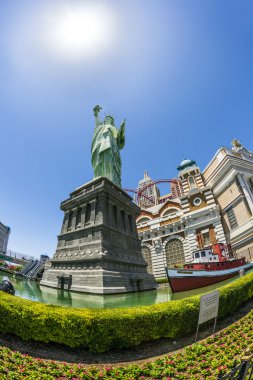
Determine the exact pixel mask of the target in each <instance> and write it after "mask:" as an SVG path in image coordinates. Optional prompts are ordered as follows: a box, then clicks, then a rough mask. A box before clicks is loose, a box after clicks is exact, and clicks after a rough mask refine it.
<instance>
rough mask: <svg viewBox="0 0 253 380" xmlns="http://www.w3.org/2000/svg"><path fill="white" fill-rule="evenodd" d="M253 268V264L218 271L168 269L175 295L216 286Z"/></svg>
mask: <svg viewBox="0 0 253 380" xmlns="http://www.w3.org/2000/svg"><path fill="white" fill-rule="evenodd" d="M252 267H253V263H249V264H245V265H242V266H240V267H237V268H231V269H227V270H219V271H218V270H217V271H204V270H188V269H187V270H180V269H170V268H166V272H167V276H168V280H169V283H170V286H171V289H172V291H173V292H174V293H176V292H183V291H186V290H192V289H197V288H202V287H204V286H208V285H212V284H216V283H217V282H220V281H224V280H227V279H229V278H231V277H234V276H236V275H237V274H238V273H239V271H240V270H241V269H243V270H247V269H250V268H252Z"/></svg>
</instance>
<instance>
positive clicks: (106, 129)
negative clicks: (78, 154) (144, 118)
mask: <svg viewBox="0 0 253 380" xmlns="http://www.w3.org/2000/svg"><path fill="white" fill-rule="evenodd" d="M101 109H102V108H101V107H100V106H99V105H97V106H96V107H95V108H94V109H93V111H94V116H95V130H94V134H93V141H92V145H91V162H92V166H93V170H94V176H95V178H97V177H107V178H108V179H110V180H111V181H112V182H114V183H115V184H116V185H118V186H119V187H121V158H120V150H121V149H123V148H124V145H125V120H124V121H123V122H122V124H121V126H120V128H119V129H117V128H116V127H115V125H114V118H113V117H112V116H109V115H107V116H106V117H105V119H104V121H103V122H101V121H100V120H99V116H98V114H99V112H100V110H101Z"/></svg>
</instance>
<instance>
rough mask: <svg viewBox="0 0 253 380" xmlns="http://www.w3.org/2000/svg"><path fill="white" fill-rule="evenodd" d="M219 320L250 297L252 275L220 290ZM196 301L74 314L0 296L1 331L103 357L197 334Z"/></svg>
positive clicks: (197, 309)
mask: <svg viewBox="0 0 253 380" xmlns="http://www.w3.org/2000/svg"><path fill="white" fill-rule="evenodd" d="M219 291H220V307H219V317H220V318H223V317H225V316H226V315H228V314H230V313H232V312H233V311H234V310H235V309H236V308H237V307H238V306H239V305H240V304H242V303H243V302H245V301H247V300H248V299H250V298H251V297H252V296H253V273H250V274H248V275H246V276H245V277H242V278H240V279H238V280H236V281H235V282H233V283H231V284H228V285H226V286H224V287H222V288H220V289H219ZM198 313H199V296H195V297H190V298H185V299H183V300H178V301H170V302H165V303H161V304H155V305H152V306H141V307H139V308H136V307H133V308H120V309H119V308H118V309H103V310H97V309H75V308H65V307H61V306H54V305H46V304H41V303H38V302H33V301H28V300H25V299H22V298H19V297H14V296H11V295H8V294H5V293H3V292H0V321H1V323H0V331H1V332H3V333H13V334H15V335H17V336H19V337H21V338H22V339H24V340H35V341H41V342H55V343H60V344H64V345H66V346H70V347H80V346H82V347H86V348H88V349H89V350H91V351H96V352H105V351H108V350H110V349H116V348H127V347H130V346H135V345H138V344H140V343H141V342H145V341H150V340H154V339H158V338H161V337H166V338H171V339H176V338H178V337H180V336H185V335H187V334H189V333H191V332H193V331H194V330H195V329H196V326H197V320H198Z"/></svg>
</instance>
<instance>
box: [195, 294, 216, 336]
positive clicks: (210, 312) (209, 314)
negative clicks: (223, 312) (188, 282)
mask: <svg viewBox="0 0 253 380" xmlns="http://www.w3.org/2000/svg"><path fill="white" fill-rule="evenodd" d="M218 311H219V291H218V290H215V291H214V292H211V293H208V294H204V295H203V296H201V297H200V309H199V320H198V327H197V333H196V340H197V337H198V331H199V325H201V324H202V323H204V322H207V321H209V320H210V319H215V321H214V328H213V332H214V331H215V327H216V321H217V317H218Z"/></svg>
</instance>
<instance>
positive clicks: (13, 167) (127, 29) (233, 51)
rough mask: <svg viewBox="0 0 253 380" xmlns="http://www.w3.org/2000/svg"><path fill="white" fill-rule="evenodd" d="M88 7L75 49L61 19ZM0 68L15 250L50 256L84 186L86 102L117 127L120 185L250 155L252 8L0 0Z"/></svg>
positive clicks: (3, 215)
mask: <svg viewBox="0 0 253 380" xmlns="http://www.w3.org/2000/svg"><path fill="white" fill-rule="evenodd" d="M91 8H92V9H91ZM90 9H91V10H90ZM86 11H87V12H91V16H90V19H89V22H90V21H92V22H91V24H89V22H88V21H87V20H86V21H85V25H86V26H87V25H88V27H87V28H86V29H85V30H84V31H82V30H81V29H80V33H79V34H82V33H83V34H84V35H85V41H84V46H83V45H82V41H81V42H80V41H75V35H74V36H73V32H72V31H71V28H72V26H71V25H72V24H71V20H70V21H69V20H67V21H66V20H65V18H67V19H68V15H69V12H70V13H71V14H72V15H73V14H74V15H75V14H79V16H80V17H81V18H82V17H84V18H85V17H86V16H85V12H86ZM92 12H93V13H92ZM92 14H93V15H92ZM71 17H72V16H71ZM65 21H66V22H65ZM79 21H80V20H79ZM79 21H78V23H79ZM89 25H90V26H89ZM94 25H95V26H96V27H95V28H94ZM71 33H72V34H71ZM94 33H95V34H94ZM96 33H97V34H96ZM70 37H71V38H70ZM73 38H74V40H73ZM77 39H78V37H77ZM79 42H80V44H79ZM73 45H74V46H73ZM0 67H1V71H0V125H1V188H0V221H2V222H3V223H5V224H7V225H9V226H10V227H11V236H10V241H9V248H10V249H13V250H16V251H19V252H22V253H25V254H30V255H35V256H38V255H39V254H40V253H48V254H49V255H50V256H52V255H53V253H54V251H55V248H56V243H57V238H56V236H57V234H58V233H59V231H60V228H61V223H62V217H63V214H62V212H61V211H60V210H59V205H60V202H61V201H62V200H64V199H66V198H67V197H68V195H69V193H70V192H71V191H72V190H74V189H75V188H76V187H78V186H80V185H81V184H83V183H85V182H87V181H89V180H91V179H92V176H93V173H92V167H91V163H90V145H91V140H92V133H93V126H94V121H93V113H92V109H93V107H94V106H95V105H96V104H100V105H101V106H103V108H104V112H106V113H111V114H112V115H114V116H115V118H116V123H117V126H119V124H120V122H121V120H122V119H123V118H126V119H127V124H126V146H125V149H124V150H123V151H122V161H123V167H122V172H123V174H122V175H123V179H122V182H123V186H124V187H134V188H135V187H137V183H138V181H139V179H141V178H142V177H143V172H144V170H145V169H146V170H148V172H149V173H150V175H151V176H152V178H154V179H159V178H171V177H175V176H176V175H177V170H176V167H177V165H178V164H179V163H180V162H181V161H182V159H183V158H185V157H186V158H190V159H194V160H196V161H197V163H198V164H199V166H200V168H202V169H203V168H204V167H205V166H206V164H207V163H208V161H209V160H210V159H211V158H212V156H213V155H214V153H215V152H216V151H217V149H218V148H219V147H220V146H224V145H225V146H229V145H230V142H231V140H232V139H233V138H234V137H236V138H238V139H239V140H241V142H242V143H243V144H244V145H245V146H246V147H248V148H249V149H253V141H252V135H253V132H252V125H253V107H252V104H253V75H252V74H253V2H252V1H251V0H240V1H238V0H236V1H234V0H223V1H221V0H205V1H203V0H152V1H151V0H128V1H125V0H114V1H110V0H108V1H97V0H90V1H86V0H82V1H75V0H37V1H33V0H22V1H14V0H8V1H3V0H2V1H0Z"/></svg>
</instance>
